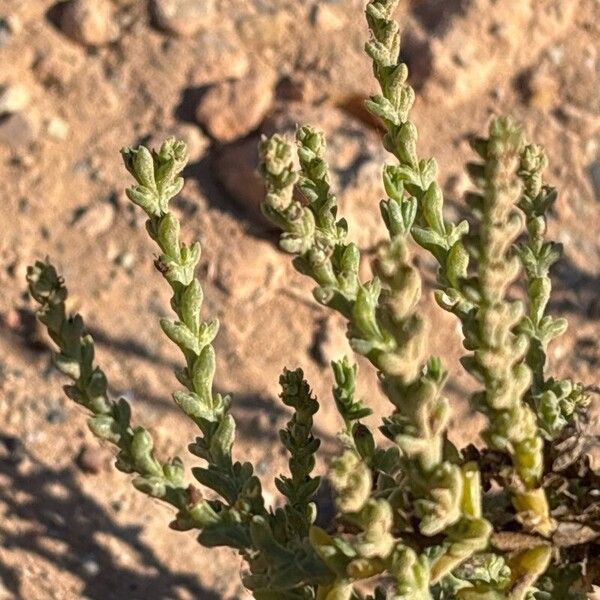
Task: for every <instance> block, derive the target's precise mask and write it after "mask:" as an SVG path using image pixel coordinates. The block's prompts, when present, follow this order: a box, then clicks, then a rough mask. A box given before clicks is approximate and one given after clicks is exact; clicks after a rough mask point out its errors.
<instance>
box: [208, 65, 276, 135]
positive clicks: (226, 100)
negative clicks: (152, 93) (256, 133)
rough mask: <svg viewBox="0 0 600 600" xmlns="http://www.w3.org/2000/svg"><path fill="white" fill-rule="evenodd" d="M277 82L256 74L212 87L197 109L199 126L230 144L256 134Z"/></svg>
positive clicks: (266, 76) (270, 103)
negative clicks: (253, 133)
mask: <svg viewBox="0 0 600 600" xmlns="http://www.w3.org/2000/svg"><path fill="white" fill-rule="evenodd" d="M274 87H275V81H274V77H273V76H271V75H270V74H268V73H267V74H266V73H260V74H258V73H257V74H253V75H249V76H247V77H244V78H242V79H238V80H235V81H223V82H221V83H218V84H216V85H214V86H212V87H210V88H209V89H208V90H207V91H206V93H205V94H204V95H203V96H202V98H201V99H200V102H199V104H198V107H197V109H196V119H197V121H198V123H199V124H200V125H201V126H202V127H204V129H205V130H206V131H207V132H208V133H209V134H210V135H211V136H212V137H213V138H215V139H216V140H218V141H220V142H231V141H233V140H236V139H239V138H241V137H244V136H245V135H248V134H249V133H250V132H251V131H253V130H255V129H256V128H257V127H258V126H259V125H260V123H261V121H262V120H263V118H264V116H265V115H266V113H267V111H268V110H269V108H270V107H271V105H272V103H273V98H274V93H275V90H274Z"/></svg>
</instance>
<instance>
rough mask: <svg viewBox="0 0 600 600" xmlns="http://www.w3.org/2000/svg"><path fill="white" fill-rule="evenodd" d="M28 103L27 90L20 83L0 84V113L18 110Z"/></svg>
mask: <svg viewBox="0 0 600 600" xmlns="http://www.w3.org/2000/svg"><path fill="white" fill-rule="evenodd" d="M28 104H29V91H28V90H27V88H26V87H25V86H23V85H21V84H18V83H16V84H13V85H5V86H0V114H2V113H13V112H19V111H21V110H23V109H24V108H27V105H28Z"/></svg>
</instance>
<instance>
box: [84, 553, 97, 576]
mask: <svg viewBox="0 0 600 600" xmlns="http://www.w3.org/2000/svg"><path fill="white" fill-rule="evenodd" d="M81 568H82V570H83V572H84V573H85V574H86V575H88V576H89V577H96V575H98V573H100V565H99V564H98V561H97V560H96V559H95V558H94V557H93V556H88V557H86V558H84V559H83V561H82V562H81Z"/></svg>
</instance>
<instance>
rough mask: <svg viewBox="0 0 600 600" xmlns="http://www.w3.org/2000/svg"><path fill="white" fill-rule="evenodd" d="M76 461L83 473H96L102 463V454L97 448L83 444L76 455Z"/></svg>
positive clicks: (100, 468) (98, 471)
mask: <svg viewBox="0 0 600 600" xmlns="http://www.w3.org/2000/svg"><path fill="white" fill-rule="evenodd" d="M76 462H77V466H78V467H79V468H80V469H81V470H82V471H83V472H84V473H90V474H91V475H97V474H98V473H100V471H101V470H102V467H103V465H104V456H103V453H102V452H101V451H100V449H99V448H94V447H93V446H89V445H87V444H84V445H83V446H82V448H81V450H80V451H79V454H78V455H77V459H76Z"/></svg>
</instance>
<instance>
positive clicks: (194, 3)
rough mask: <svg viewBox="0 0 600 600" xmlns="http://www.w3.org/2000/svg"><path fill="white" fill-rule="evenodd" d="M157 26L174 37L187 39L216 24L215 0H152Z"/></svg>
mask: <svg viewBox="0 0 600 600" xmlns="http://www.w3.org/2000/svg"><path fill="white" fill-rule="evenodd" d="M150 7H151V11H152V16H153V18H154V21H155V23H156V25H157V26H158V27H159V28H160V29H163V30H164V31H167V32H169V33H171V34H173V35H178V36H182V37H187V36H191V35H194V34H196V33H198V32H199V31H200V30H202V29H205V28H208V27H210V26H212V25H213V24H214V17H215V12H216V4H215V0H152V2H151V4H150Z"/></svg>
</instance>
